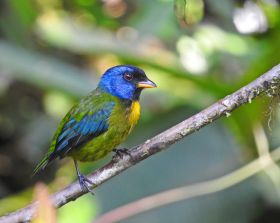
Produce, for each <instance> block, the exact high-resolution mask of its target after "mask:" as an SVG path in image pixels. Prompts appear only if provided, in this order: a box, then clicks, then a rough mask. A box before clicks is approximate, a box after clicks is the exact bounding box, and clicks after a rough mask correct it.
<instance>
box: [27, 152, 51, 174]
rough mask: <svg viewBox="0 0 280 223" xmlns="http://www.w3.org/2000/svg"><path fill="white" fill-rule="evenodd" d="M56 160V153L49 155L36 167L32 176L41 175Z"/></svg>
mask: <svg viewBox="0 0 280 223" xmlns="http://www.w3.org/2000/svg"><path fill="white" fill-rule="evenodd" d="M55 158H56V156H55V155H54V153H51V154H49V153H47V154H46V155H45V156H44V158H43V159H42V160H41V161H40V162H39V163H38V164H37V165H36V167H35V169H34V171H33V173H32V176H34V175H35V174H37V173H39V172H40V171H42V170H44V169H45V168H46V166H47V165H49V164H50V163H51V162H52V161H53V160H54V159H55Z"/></svg>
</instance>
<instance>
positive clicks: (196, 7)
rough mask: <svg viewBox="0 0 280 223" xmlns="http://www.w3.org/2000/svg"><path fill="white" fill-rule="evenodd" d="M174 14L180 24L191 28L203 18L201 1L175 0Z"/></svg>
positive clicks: (202, 3)
mask: <svg viewBox="0 0 280 223" xmlns="http://www.w3.org/2000/svg"><path fill="white" fill-rule="evenodd" d="M174 3H175V7H174V8H175V14H176V17H177V19H178V21H179V22H180V23H181V24H184V23H185V24H186V25H189V26H193V25H195V24H197V23H199V22H200V21H201V20H202V18H203V9H204V2H203V0H175V1H174Z"/></svg>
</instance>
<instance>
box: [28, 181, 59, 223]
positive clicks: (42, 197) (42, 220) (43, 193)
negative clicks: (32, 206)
mask: <svg viewBox="0 0 280 223" xmlns="http://www.w3.org/2000/svg"><path fill="white" fill-rule="evenodd" d="M49 195H50V194H49V192H48V189H47V187H46V186H45V185H44V184H42V183H38V184H37V185H36V186H35V200H37V201H38V207H37V210H36V214H35V217H34V219H33V220H32V223H55V222H56V210H55V208H54V206H53V204H52V201H51V199H50V197H49Z"/></svg>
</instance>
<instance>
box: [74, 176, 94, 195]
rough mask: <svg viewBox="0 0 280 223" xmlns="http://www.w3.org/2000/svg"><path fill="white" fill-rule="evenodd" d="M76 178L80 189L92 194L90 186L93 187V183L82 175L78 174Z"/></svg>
mask: <svg viewBox="0 0 280 223" xmlns="http://www.w3.org/2000/svg"><path fill="white" fill-rule="evenodd" d="M78 179H79V184H80V186H81V189H82V191H83V192H84V193H87V192H90V193H91V194H92V195H94V192H93V190H92V189H91V188H90V187H93V186H94V185H95V184H94V183H93V182H92V181H91V180H90V179H88V178H86V177H85V176H84V175H79V176H78Z"/></svg>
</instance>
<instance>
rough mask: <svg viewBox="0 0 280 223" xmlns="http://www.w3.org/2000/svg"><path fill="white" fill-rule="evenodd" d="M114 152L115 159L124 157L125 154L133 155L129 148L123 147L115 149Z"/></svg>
mask: <svg viewBox="0 0 280 223" xmlns="http://www.w3.org/2000/svg"><path fill="white" fill-rule="evenodd" d="M113 152H114V153H115V155H114V156H113V159H115V158H121V159H122V158H123V155H127V156H130V157H131V154H130V153H129V150H128V149H127V148H122V149H113Z"/></svg>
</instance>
